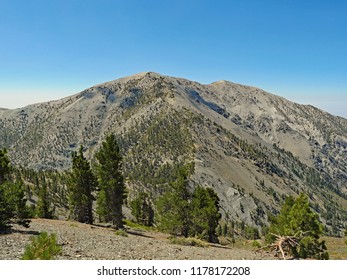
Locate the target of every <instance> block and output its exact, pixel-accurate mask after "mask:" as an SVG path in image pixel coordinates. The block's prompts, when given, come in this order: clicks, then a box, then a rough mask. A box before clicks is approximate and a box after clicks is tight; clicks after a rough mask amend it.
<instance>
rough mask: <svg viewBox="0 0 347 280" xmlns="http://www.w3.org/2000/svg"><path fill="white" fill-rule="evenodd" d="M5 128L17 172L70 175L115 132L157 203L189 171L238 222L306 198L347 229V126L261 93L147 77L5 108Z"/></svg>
mask: <svg viewBox="0 0 347 280" xmlns="http://www.w3.org/2000/svg"><path fill="white" fill-rule="evenodd" d="M0 130H1V135H0V147H1V146H4V147H6V148H8V149H9V152H10V157H11V160H12V161H13V162H14V163H15V164H16V165H21V166H25V167H28V168H35V169H50V168H55V169H59V170H64V169H68V168H69V167H70V164H71V159H70V154H71V151H73V150H76V149H77V148H78V147H79V145H81V144H83V145H84V146H85V148H86V153H87V155H88V156H89V158H90V159H93V154H94V152H95V150H96V149H97V148H98V147H99V145H100V143H101V141H103V140H104V136H105V135H106V134H108V133H110V132H114V133H116V134H117V135H118V139H119V143H120V145H121V147H122V150H123V153H124V169H125V170H124V171H125V173H126V176H127V182H128V185H129V187H130V188H131V189H133V188H145V189H148V190H150V191H151V192H152V194H153V197H154V198H155V197H156V196H157V195H159V193H161V191H162V190H163V189H164V188H165V187H167V185H166V184H165V183H166V182H167V181H170V180H174V179H175V174H176V171H177V167H178V166H181V165H187V166H190V168H191V169H192V170H194V172H193V176H192V180H193V181H195V182H196V183H199V184H201V185H203V186H210V187H213V188H214V189H215V190H216V191H217V193H218V194H219V196H220V199H221V205H222V207H223V214H224V215H225V216H228V217H231V218H233V219H236V220H239V221H241V220H242V221H245V222H246V223H247V224H253V225H257V226H259V227H260V226H262V225H263V224H264V223H266V221H267V212H268V211H272V212H273V211H276V209H278V207H279V205H280V203H281V201H282V200H283V198H284V196H285V195H287V194H295V193H299V192H306V193H308V194H309V196H310V199H311V203H312V206H313V207H314V209H315V210H316V211H317V212H318V213H320V216H321V218H322V220H323V221H324V222H325V223H326V225H327V228H328V230H330V231H331V233H335V234H337V233H338V232H339V231H340V230H341V229H342V228H344V226H345V224H344V223H346V217H347V215H346V210H347V200H346V198H347V169H346V166H347V165H346V163H347V120H345V119H343V118H338V117H334V116H332V115H329V114H328V113H325V112H323V111H321V110H319V109H316V108H314V107H312V106H304V105H299V104H295V103H293V102H290V101H288V100H285V99H284V98H281V97H278V96H275V95H272V94H269V93H266V92H264V91H262V90H260V89H257V88H254V87H248V86H243V85H239V84H234V83H230V82H226V81H219V82H216V83H213V84H210V85H202V84H199V83H196V82H192V81H188V80H185V79H180V78H172V77H166V76H161V75H159V74H156V73H141V74H137V75H134V76H131V77H126V78H121V79H118V80H115V81H111V82H108V83H104V84H100V85H97V86H94V87H92V88H90V89H87V90H85V91H83V92H81V93H78V94H76V95H74V96H71V97H68V98H64V99H61V100H58V101H52V102H47V103H41V104H35V105H30V106H27V107H25V108H21V109H16V110H0ZM193 167H194V168H193Z"/></svg>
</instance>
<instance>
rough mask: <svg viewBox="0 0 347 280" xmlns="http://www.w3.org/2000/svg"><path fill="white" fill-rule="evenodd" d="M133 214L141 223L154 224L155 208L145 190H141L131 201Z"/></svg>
mask: <svg viewBox="0 0 347 280" xmlns="http://www.w3.org/2000/svg"><path fill="white" fill-rule="evenodd" d="M130 206H131V214H132V215H133V216H134V217H135V219H136V222H137V223H138V224H140V225H145V226H152V225H153V222H154V210H153V208H152V205H151V201H150V199H149V196H148V194H147V193H145V192H140V193H138V195H137V196H136V198H135V199H134V200H133V201H131V203H130Z"/></svg>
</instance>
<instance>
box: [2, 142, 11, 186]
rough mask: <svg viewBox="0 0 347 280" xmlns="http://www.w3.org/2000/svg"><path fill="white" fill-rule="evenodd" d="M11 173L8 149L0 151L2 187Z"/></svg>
mask: <svg viewBox="0 0 347 280" xmlns="http://www.w3.org/2000/svg"><path fill="white" fill-rule="evenodd" d="M9 173H10V160H9V159H8V157H7V151H6V149H2V150H0V185H1V184H2V183H4V182H5V181H6V176H7V175H9Z"/></svg>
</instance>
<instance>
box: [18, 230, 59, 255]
mask: <svg viewBox="0 0 347 280" xmlns="http://www.w3.org/2000/svg"><path fill="white" fill-rule="evenodd" d="M30 240H31V243H30V244H28V245H27V246H26V247H25V251H24V254H23V257H22V260H54V259H55V257H56V256H57V255H59V254H60V253H61V250H62V249H61V246H60V245H58V244H57V238H56V235H55V234H54V233H52V234H50V235H48V233H47V232H41V233H40V234H39V235H38V236H36V237H32V238H30Z"/></svg>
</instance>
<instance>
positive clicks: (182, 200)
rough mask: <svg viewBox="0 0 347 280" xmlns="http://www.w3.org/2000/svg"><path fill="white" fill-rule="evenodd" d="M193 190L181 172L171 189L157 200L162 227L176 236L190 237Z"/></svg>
mask: <svg viewBox="0 0 347 280" xmlns="http://www.w3.org/2000/svg"><path fill="white" fill-rule="evenodd" d="M191 196H192V194H191V192H190V190H189V184H188V179H187V177H186V175H185V174H181V176H180V177H179V179H178V180H177V181H176V182H174V183H172V184H171V190H170V191H168V192H166V193H165V194H164V195H163V196H162V197H160V198H159V199H158V201H157V204H156V205H157V211H158V215H159V222H160V228H161V229H162V230H164V231H168V232H169V233H170V234H172V235H174V236H184V237H188V236H189V232H190V228H191V204H190V202H191Z"/></svg>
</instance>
